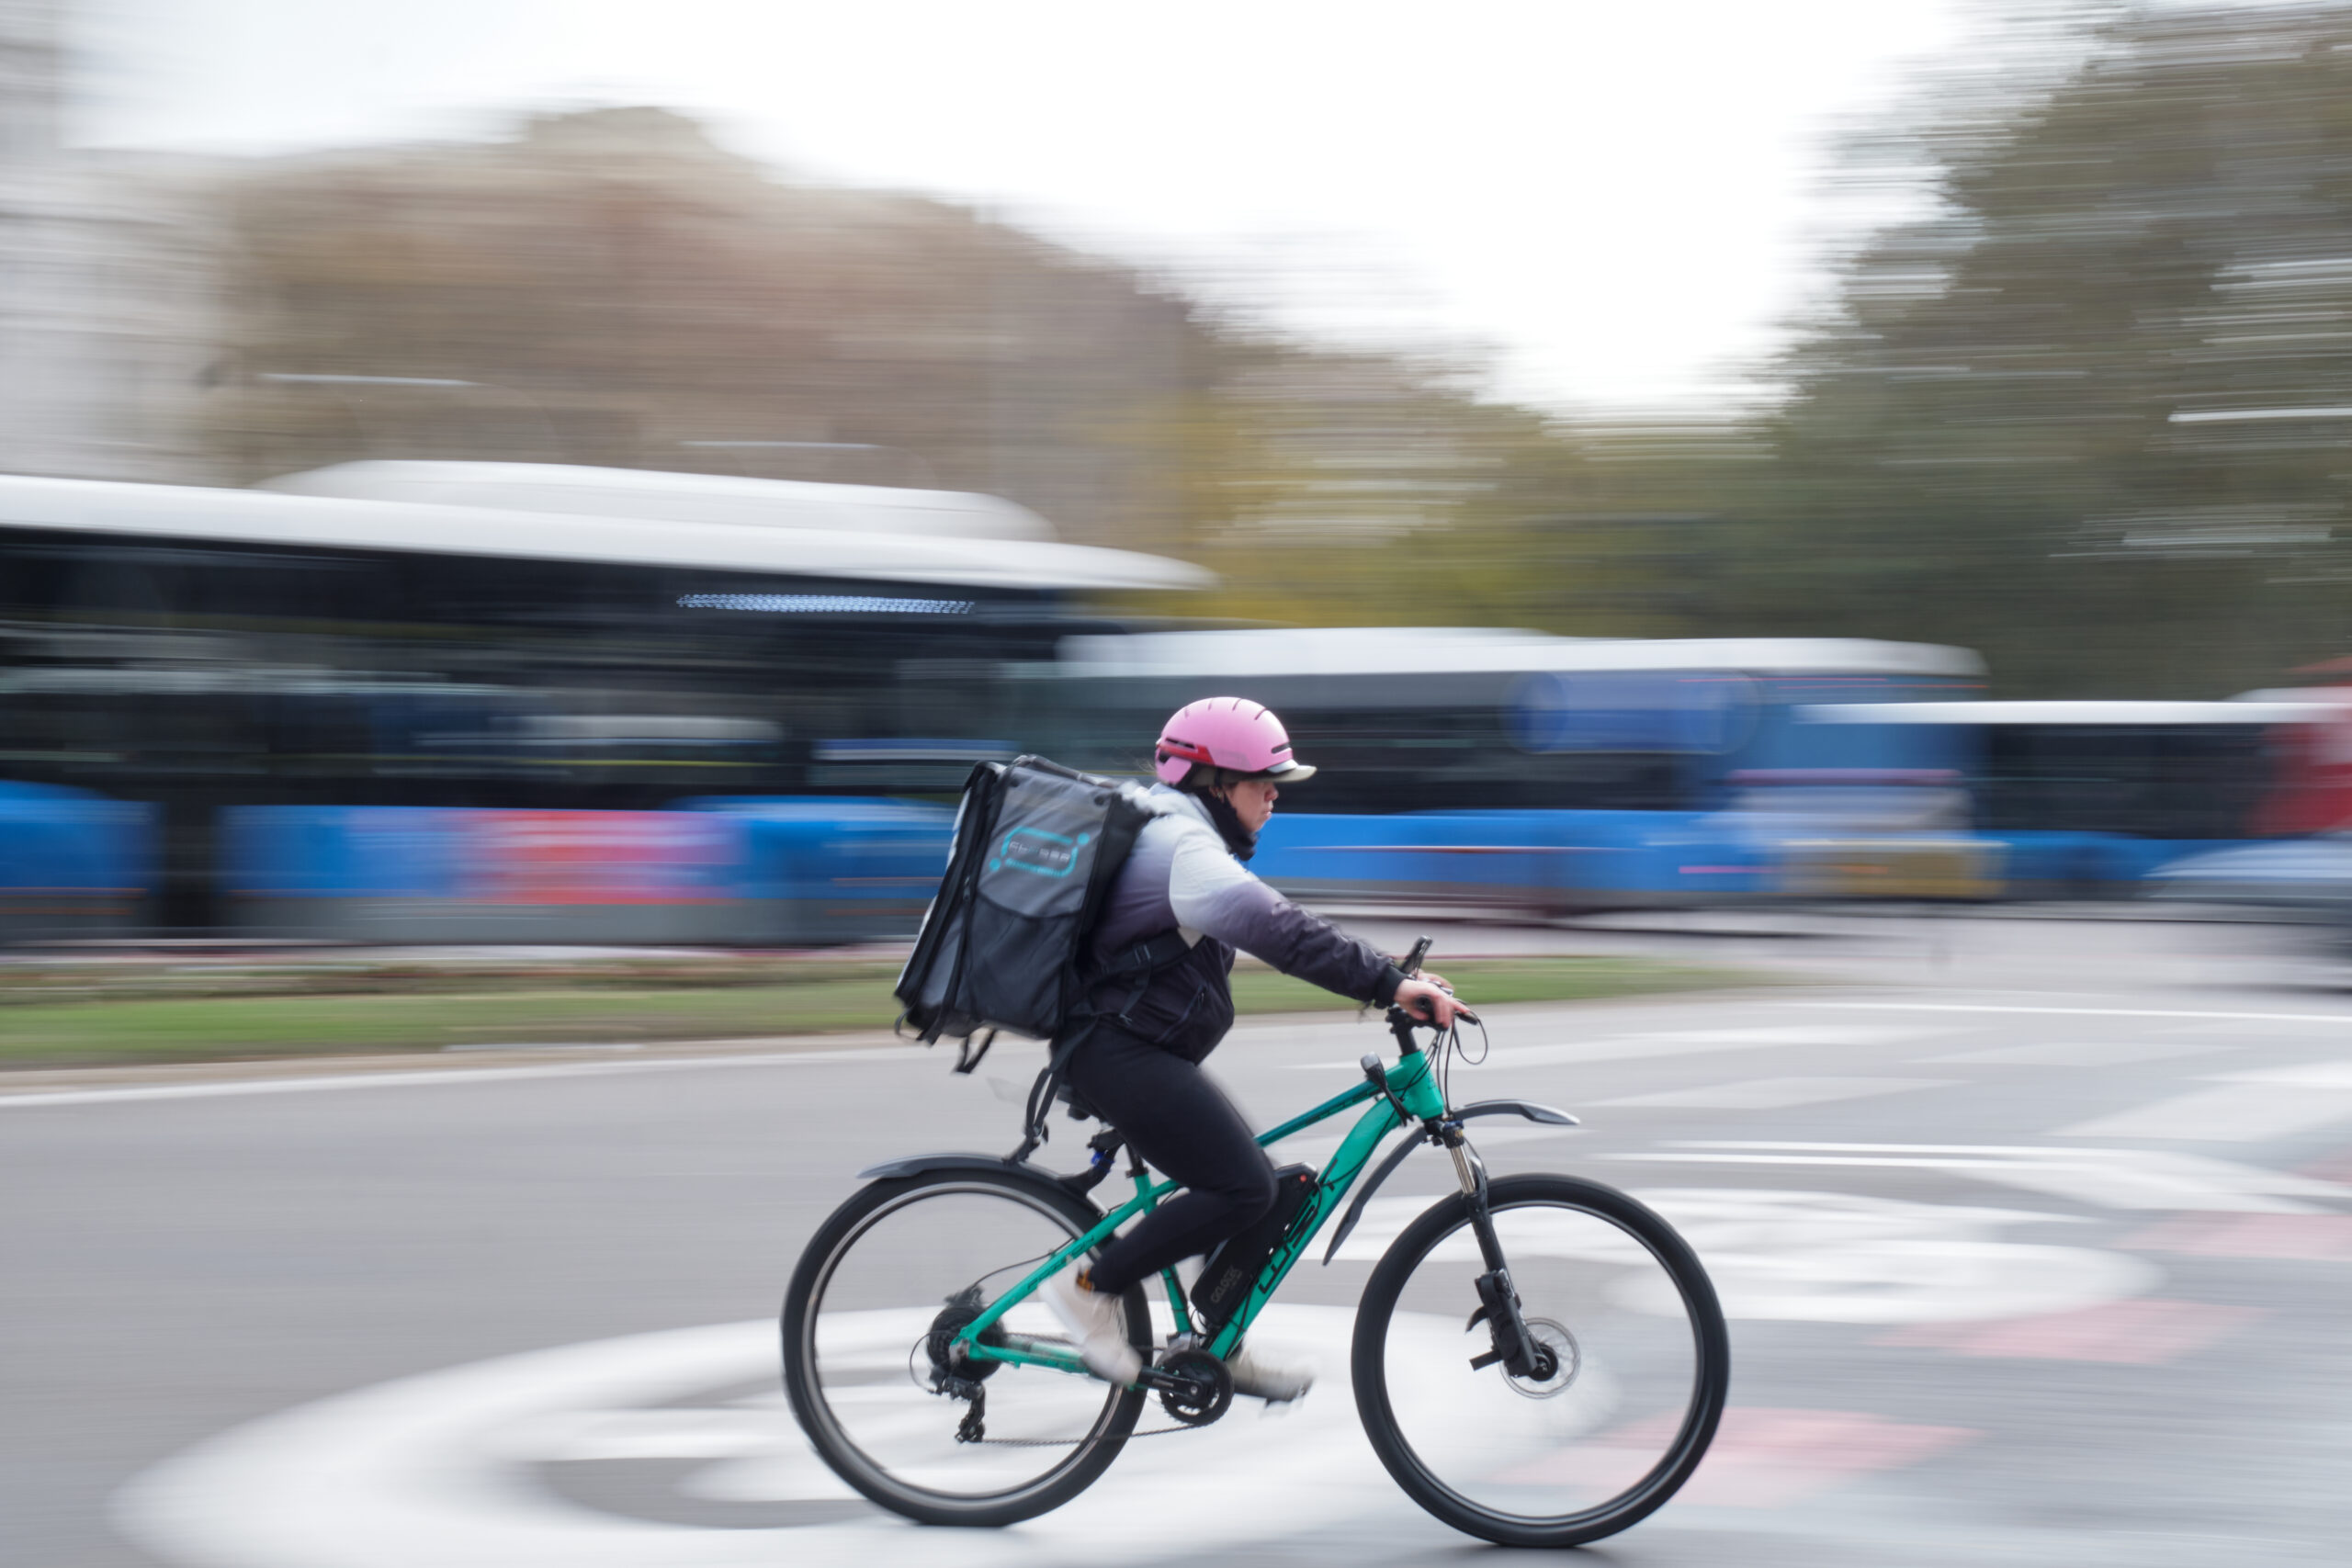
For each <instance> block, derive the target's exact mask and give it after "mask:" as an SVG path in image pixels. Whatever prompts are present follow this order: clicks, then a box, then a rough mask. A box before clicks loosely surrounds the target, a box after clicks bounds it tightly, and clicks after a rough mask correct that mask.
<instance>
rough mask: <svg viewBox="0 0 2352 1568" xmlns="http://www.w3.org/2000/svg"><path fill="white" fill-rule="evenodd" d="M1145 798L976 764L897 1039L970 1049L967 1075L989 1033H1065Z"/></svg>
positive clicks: (963, 1060)
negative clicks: (1088, 949)
mask: <svg viewBox="0 0 2352 1568" xmlns="http://www.w3.org/2000/svg"><path fill="white" fill-rule="evenodd" d="M1142 795H1143V792H1142V791H1141V790H1140V789H1139V788H1138V787H1137V786H1136V785H1135V784H1128V783H1123V782H1121V781H1119V780H1116V779H1106V778H1098V777H1096V776H1095V775H1093V774H1091V773H1075V772H1073V771H1071V770H1070V769H1069V768H1065V767H1062V766H1061V765H1059V764H1058V763H1055V762H1049V761H1046V760H1045V759H1044V758H1042V757H1016V758H1014V759H1013V760H1012V761H1010V762H981V763H979V764H978V765H977V766H975V767H974V768H973V769H972V774H971V777H970V778H969V779H967V781H966V782H965V784H964V801H963V805H962V806H961V807H958V808H957V810H956V834H955V841H954V844H953V845H952V847H951V848H950V849H949V851H948V854H947V874H946V877H945V879H944V881H942V882H941V883H940V885H939V893H938V896H937V897H934V898H933V900H932V901H931V909H930V911H929V913H927V914H925V915H924V916H923V922H922V934H920V935H919V936H917V937H916V939H915V949H914V952H913V953H911V954H910V956H909V957H908V959H907V966H906V968H905V969H904V970H902V971H901V972H900V973H899V984H898V987H897V989H896V995H897V997H898V998H899V1005H901V1006H902V1007H904V1008H905V1009H906V1011H905V1012H904V1013H902V1014H901V1015H900V1016H899V1032H901V1033H903V1034H909V1035H911V1036H912V1037H913V1038H915V1039H917V1040H921V1041H922V1042H923V1043H925V1044H927V1045H928V1044H933V1043H937V1042H938V1041H939V1040H940V1039H942V1038H943V1037H952V1038H955V1039H957V1040H960V1041H962V1042H963V1046H962V1049H961V1051H960V1052H959V1053H958V1055H957V1059H956V1071H957V1072H959V1073H968V1072H970V1071H971V1070H972V1068H973V1067H975V1066H978V1063H979V1059H980V1056H981V1055H983V1054H984V1053H985V1052H986V1051H987V1050H988V1046H989V1041H991V1040H993V1039H994V1038H995V1033H994V1032H997V1031H1001V1032H1007V1033H1012V1034H1023V1035H1027V1036H1029V1037H1030V1038H1032V1039H1035V1040H1051V1039H1053V1038H1054V1037H1055V1036H1056V1035H1057V1034H1058V1033H1059V1032H1061V1030H1062V1027H1063V1025H1064V1024H1065V1022H1067V1021H1069V1020H1070V1019H1071V1018H1072V1016H1073V1013H1074V1010H1076V1009H1077V1008H1078V1007H1079V1006H1080V982H1081V976H1080V962H1081V953H1082V950H1083V946H1084V943H1085V940H1086V936H1087V934H1088V932H1090V931H1092V930H1093V928H1094V920H1095V917H1096V915H1097V914H1098V913H1099V912H1100V911H1101V909H1102V908H1103V898H1104V897H1105V896H1106V895H1107V894H1108V893H1109V892H1110V888H1111V881H1112V879H1113V878H1114V876H1116V875H1117V874H1118V872H1119V867H1120V866H1121V865H1122V864H1123V863H1125V860H1126V858H1127V853H1128V852H1129V851H1131V850H1133V849H1134V848H1135V842H1136V834H1137V833H1138V832H1140V831H1141V830H1142V829H1143V826H1144V824H1145V823H1147V822H1148V821H1150V820H1151V818H1152V815H1153V813H1152V811H1151V808H1150V807H1148V806H1147V805H1145V804H1144V802H1143V798H1142ZM984 1030H985V1031H989V1034H988V1035H987V1036H986V1037H985V1038H983V1039H982V1040H981V1042H980V1043H979V1045H978V1047H977V1048H975V1047H974V1045H973V1044H972V1036H974V1035H975V1034H978V1033H980V1032H982V1031H984Z"/></svg>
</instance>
